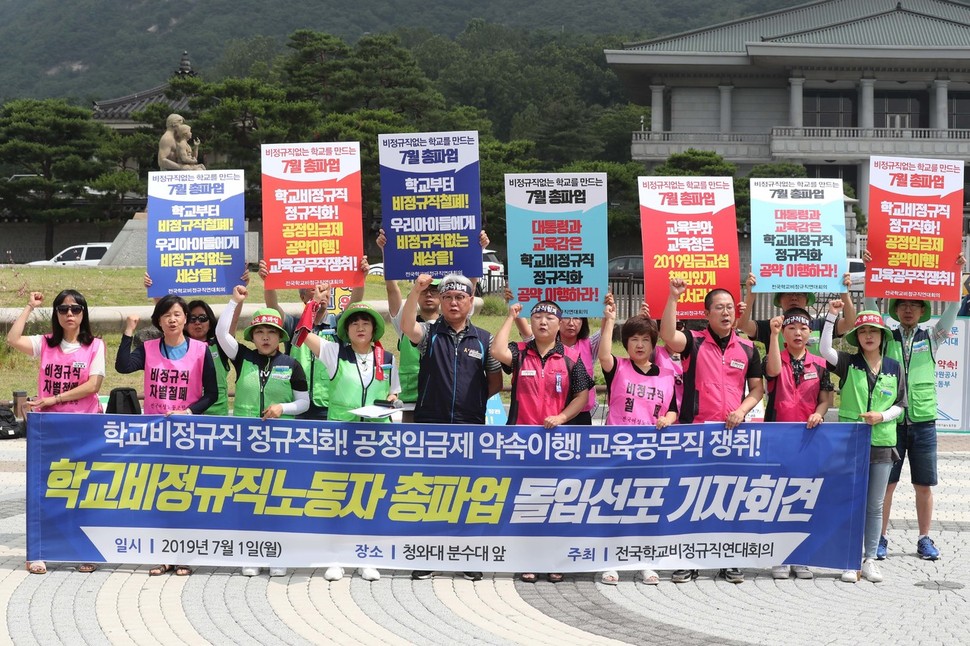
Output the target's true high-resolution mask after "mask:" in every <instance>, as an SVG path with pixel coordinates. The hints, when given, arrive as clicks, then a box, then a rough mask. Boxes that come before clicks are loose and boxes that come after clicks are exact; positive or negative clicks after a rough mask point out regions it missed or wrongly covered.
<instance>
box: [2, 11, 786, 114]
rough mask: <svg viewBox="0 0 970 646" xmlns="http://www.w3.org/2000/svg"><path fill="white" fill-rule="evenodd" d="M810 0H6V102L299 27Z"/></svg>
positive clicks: (463, 22) (533, 19) (587, 17)
mask: <svg viewBox="0 0 970 646" xmlns="http://www.w3.org/2000/svg"><path fill="white" fill-rule="evenodd" d="M796 4H802V2H800V1H799V0H678V1H676V2H675V1H674V0H601V1H600V2H595V3H590V2H585V1H580V0H532V1H531V2H521V0H488V1H487V2H481V1H478V0H428V1H425V2H407V1H404V2H402V1H401V0H357V1H356V2H346V1H344V0H282V1H280V2H264V1H262V0H204V1H203V0H182V1H181V2H176V1H174V0H70V1H69V2H65V0H0V60H2V61H4V65H3V66H2V67H0V103H3V102H6V101H9V100H10V99H13V98H18V97H65V98H69V99H71V100H73V101H74V102H76V103H79V104H87V103H88V102H90V101H91V100H96V99H105V98H111V97H116V96H121V95H125V94H129V93H131V92H134V91H137V90H142V89H145V88H148V87H152V86H154V85H157V84H159V83H162V82H164V81H165V80H166V78H167V77H168V76H169V75H170V74H171V72H172V71H173V70H174V69H175V67H176V66H177V64H178V59H179V55H180V54H181V52H182V51H183V50H186V51H188V52H189V54H190V56H191V60H192V63H193V65H194V67H195V68H196V69H197V70H200V71H201V72H202V73H203V74H204V75H205V76H206V77H207V78H209V79H213V78H215V77H218V76H219V75H220V74H225V73H229V72H231V71H232V68H231V64H228V63H227V62H226V60H225V54H226V50H227V46H228V47H229V48H230V50H231V48H232V46H233V45H236V46H237V47H238V45H239V43H240V42H242V41H245V40H246V39H250V38H251V37H253V36H257V35H258V36H265V37H267V38H266V41H265V42H266V44H267V47H268V48H269V49H273V48H277V49H282V47H283V45H284V43H285V42H286V38H287V37H288V36H289V35H290V34H291V33H293V32H294V31H296V30H297V29H312V30H314V31H320V32H326V33H330V34H333V35H335V36H338V37H340V38H342V39H344V40H347V41H350V42H354V41H356V40H357V39H358V38H360V37H361V36H362V35H364V34H367V33H371V34H373V33H381V32H389V31H393V30H396V29H402V28H403V29H405V30H416V31H418V32H425V33H428V34H441V35H443V36H448V37H454V36H455V35H457V34H459V33H460V32H462V31H463V30H464V29H465V27H466V26H467V24H468V23H469V22H470V21H471V20H473V19H476V18H478V19H483V20H484V21H485V22H488V23H492V24H500V25H506V26H511V27H519V28H522V29H525V30H528V31H530V32H537V31H545V32H554V33H562V32H567V33H568V32H572V33H582V34H613V35H615V36H617V38H618V39H622V40H636V39H642V38H649V37H653V36H658V35H663V34H669V33H673V32H678V31H683V30H686V29H691V28H697V27H701V26H705V25H710V24H714V23H716V22H722V21H725V20H733V19H736V18H740V17H743V16H745V15H750V14H752V13H758V12H761V11H768V10H773V9H778V8H781V7H789V6H793V5H796Z"/></svg>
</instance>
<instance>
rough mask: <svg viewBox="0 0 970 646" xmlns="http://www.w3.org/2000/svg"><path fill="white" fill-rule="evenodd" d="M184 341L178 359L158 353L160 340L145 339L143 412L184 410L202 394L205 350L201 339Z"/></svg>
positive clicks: (156, 412)
mask: <svg viewBox="0 0 970 646" xmlns="http://www.w3.org/2000/svg"><path fill="white" fill-rule="evenodd" d="M188 341H189V349H188V351H187V352H186V353H185V356H184V357H182V358H181V359H169V358H167V357H165V355H163V354H162V352H161V345H162V339H152V340H151V341H146V342H145V408H144V414H145V415H164V414H165V413H167V412H169V411H173V410H184V409H186V408H188V407H189V406H190V405H191V404H194V403H195V402H197V401H199V398H200V397H202V367H203V366H204V365H205V355H206V353H207V352H208V351H209V350H208V347H207V346H206V344H205V343H203V342H201V341H196V340H195V339H189V340H188Z"/></svg>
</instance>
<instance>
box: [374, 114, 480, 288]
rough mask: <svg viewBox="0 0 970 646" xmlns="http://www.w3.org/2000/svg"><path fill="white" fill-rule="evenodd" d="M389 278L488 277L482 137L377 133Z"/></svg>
mask: <svg viewBox="0 0 970 646" xmlns="http://www.w3.org/2000/svg"><path fill="white" fill-rule="evenodd" d="M378 148H379V151H380V164H381V209H382V219H381V222H382V226H383V228H384V233H385V235H386V236H387V244H386V245H385V246H384V277H385V278H388V279H394V278H406V279H409V280H414V279H415V278H417V277H418V275H420V274H431V275H432V276H434V277H436V278H441V277H442V276H445V275H446V274H450V273H459V274H463V275H465V276H468V277H469V278H475V277H481V275H482V248H481V246H480V244H479V241H478V236H479V233H480V232H481V230H482V199H481V188H480V182H479V159H478V133H477V132H474V131H468V132H425V133H409V134H397V135H380V136H378Z"/></svg>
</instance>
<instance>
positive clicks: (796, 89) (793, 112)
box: [788, 77, 805, 128]
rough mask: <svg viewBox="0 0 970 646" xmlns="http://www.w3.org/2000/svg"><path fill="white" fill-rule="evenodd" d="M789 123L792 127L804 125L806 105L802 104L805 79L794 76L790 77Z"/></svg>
mask: <svg viewBox="0 0 970 646" xmlns="http://www.w3.org/2000/svg"><path fill="white" fill-rule="evenodd" d="M788 84H789V93H788V125H790V126H791V127H792V128H801V127H802V118H803V115H804V112H805V110H804V107H803V105H802V93H803V90H804V87H805V79H803V78H798V77H792V78H790V79H788Z"/></svg>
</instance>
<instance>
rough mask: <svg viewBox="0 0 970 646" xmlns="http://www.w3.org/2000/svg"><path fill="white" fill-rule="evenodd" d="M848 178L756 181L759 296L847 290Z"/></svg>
mask: <svg viewBox="0 0 970 646" xmlns="http://www.w3.org/2000/svg"><path fill="white" fill-rule="evenodd" d="M842 204H843V202H842V180H840V179H811V178H804V177H798V178H779V179H752V180H751V272H752V273H753V274H754V276H755V279H756V280H757V282H756V283H755V286H754V291H755V292H765V293H776V292H836V293H838V292H844V291H845V286H844V285H843V284H842V275H843V274H845V273H846V272H847V271H848V270H849V264H848V260H847V258H846V254H845V212H844V210H843V206H842Z"/></svg>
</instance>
